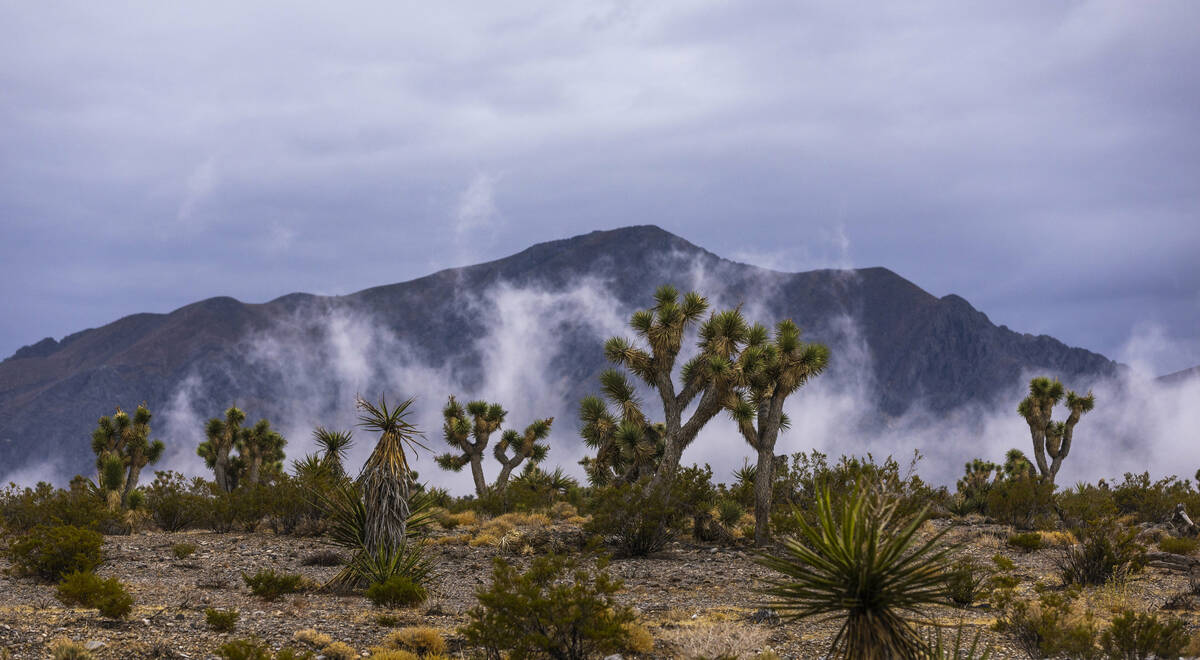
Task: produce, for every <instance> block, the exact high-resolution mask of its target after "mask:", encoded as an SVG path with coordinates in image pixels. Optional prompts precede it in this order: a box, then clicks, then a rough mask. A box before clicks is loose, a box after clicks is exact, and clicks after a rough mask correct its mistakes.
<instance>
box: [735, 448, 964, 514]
mask: <svg viewBox="0 0 1200 660" xmlns="http://www.w3.org/2000/svg"><path fill="white" fill-rule="evenodd" d="M920 460H921V456H920V454H918V453H915V452H914V454H913V457H912V459H911V460H910V461H909V464H908V466H907V467H906V468H902V467H901V466H900V463H899V462H898V461H897V460H896V459H895V458H894V457H892V456H888V457H887V458H886V459H884V461H883V462H882V463H880V462H877V461H876V459H875V457H874V456H873V455H872V454H869V453H868V454H867V455H866V456H862V457H859V456H842V457H841V458H840V459H838V462H837V463H834V464H833V465H830V464H829V461H828V457H827V456H826V455H825V454H823V453H821V452H819V451H816V450H813V451H812V452H811V453H809V454H805V453H804V452H798V453H796V454H792V456H791V462H790V464H789V463H788V461H785V460H779V461H777V464H776V466H775V483H774V484H773V488H772V489H773V496H772V499H771V502H772V504H771V516H770V517H771V527H772V528H773V529H774V530H775V531H776V532H779V533H784V534H788V533H794V532H796V531H798V529H799V527H798V525H797V520H798V519H797V518H796V516H795V515H794V513H795V512H797V511H798V512H799V513H800V515H801V517H803V519H804V520H805V521H807V522H808V523H809V524H810V525H812V524H816V521H817V504H816V502H817V498H818V496H819V495H820V494H821V493H822V492H826V491H827V492H828V493H829V495H830V497H831V498H832V500H833V505H834V508H838V507H840V506H841V503H842V502H843V501H844V500H846V499H847V498H850V497H853V494H854V492H855V490H856V489H857V488H859V487H860V486H865V485H867V484H870V485H872V487H873V488H874V489H875V490H876V491H878V492H880V493H882V494H883V495H884V496H885V497H887V498H889V499H891V500H892V501H893V502H894V503H895V505H896V515H899V516H909V515H913V514H915V513H917V512H918V511H922V510H924V509H925V508H926V507H927V506H928V505H930V504H933V503H938V502H943V501H945V500H948V496H947V494H946V493H945V491H944V490H937V489H934V488H932V487H931V486H929V485H928V484H926V483H925V482H924V481H922V480H921V477H919V476H918V475H917V464H918V463H919V462H920ZM739 472H746V473H748V474H742V475H740V476H738V479H739V482H741V481H742V480H743V479H745V478H749V479H750V480H751V481H750V484H752V483H753V473H754V472H755V470H754V469H753V467H750V466H747V467H746V468H743V470H742V471H739ZM748 497H749V499H748V500H739V501H742V503H743V504H744V505H746V506H747V507H752V506H753V505H754V500H753V491H752V490H750V492H749V495H748Z"/></svg>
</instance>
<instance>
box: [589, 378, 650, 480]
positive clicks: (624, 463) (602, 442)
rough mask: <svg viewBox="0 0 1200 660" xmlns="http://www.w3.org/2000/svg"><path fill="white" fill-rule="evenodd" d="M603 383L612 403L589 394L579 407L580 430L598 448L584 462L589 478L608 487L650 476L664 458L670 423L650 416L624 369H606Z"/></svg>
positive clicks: (590, 443)
mask: <svg viewBox="0 0 1200 660" xmlns="http://www.w3.org/2000/svg"><path fill="white" fill-rule="evenodd" d="M600 386H601V389H602V390H603V392H604V396H605V398H606V399H608V401H609V403H608V404H606V403H605V402H604V400H603V399H601V398H600V397H597V396H588V397H585V398H584V399H583V401H582V402H580V406H579V417H580V420H581V421H582V422H583V428H582V430H581V431H580V433H581V435H582V436H583V440H584V442H585V443H587V446H588V447H590V448H592V449H595V450H596V456H595V457H594V458H585V459H583V460H582V461H580V464H581V465H583V467H584V470H585V471H586V472H587V476H588V481H590V482H591V483H592V484H593V485H596V486H604V485H608V484H611V483H614V482H620V483H633V482H635V481H639V480H641V479H643V478H645V477H649V476H650V475H652V474H654V471H655V469H657V468H658V465H659V463H660V462H661V460H662V455H663V451H664V449H665V447H666V445H665V444H664V441H663V437H664V436H665V435H666V425H665V424H661V423H658V424H655V423H651V422H649V421H648V420H647V419H646V415H645V414H644V413H643V412H642V408H641V402H640V401H639V399H638V397H637V394H636V392H635V390H634V387H633V385H632V384H631V383H630V382H629V380H628V379H627V378H625V374H623V373H621V372H620V371H617V370H615V369H607V370H605V371H604V372H603V373H601V374H600ZM610 406H611V407H610ZM614 410H615V411H616V412H615V413H614V412H613V411H614Z"/></svg>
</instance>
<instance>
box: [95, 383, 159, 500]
mask: <svg viewBox="0 0 1200 660" xmlns="http://www.w3.org/2000/svg"><path fill="white" fill-rule="evenodd" d="M150 417H151V415H150V409H149V408H147V407H146V404H144V403H143V404H142V405H140V406H138V407H137V409H136V410H134V412H133V416H132V417H130V416H129V413H127V412H125V411H123V410H121V409H120V408H117V412H116V413H115V414H114V415H112V416H111V417H108V416H105V417H101V418H100V421H99V423H98V425H97V426H96V430H94V431H92V451H93V452H95V454H96V469H97V472H98V474H99V482H100V486H101V488H103V489H104V490H106V491H109V492H117V493H120V498H121V506H122V507H127V506H129V494H130V493H132V492H133V489H134V488H137V483H138V477H139V476H140V474H141V471H142V468H144V467H146V465H147V464H149V463H154V462H156V461H158V459H159V458H160V457H161V456H162V453H163V448H164V446H163V443H162V441H161V440H154V441H153V442H152V441H150Z"/></svg>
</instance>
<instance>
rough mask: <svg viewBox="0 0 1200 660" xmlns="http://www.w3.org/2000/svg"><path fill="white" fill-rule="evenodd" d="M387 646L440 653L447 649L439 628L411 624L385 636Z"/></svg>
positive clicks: (417, 651)
mask: <svg viewBox="0 0 1200 660" xmlns="http://www.w3.org/2000/svg"><path fill="white" fill-rule="evenodd" d="M383 644H384V646H385V647H387V648H389V649H393V650H401V651H412V652H415V653H426V654H430V655H440V654H442V653H444V652H445V651H446V640H445V639H444V638H443V637H442V634H441V633H440V632H438V630H437V628H430V627H429V626H409V627H407V628H401V629H399V630H397V631H394V632H392V633H391V634H389V635H388V636H387V637H385V638H384V640H383Z"/></svg>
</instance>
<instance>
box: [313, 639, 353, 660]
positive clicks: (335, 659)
mask: <svg viewBox="0 0 1200 660" xmlns="http://www.w3.org/2000/svg"><path fill="white" fill-rule="evenodd" d="M321 655H323V656H325V658H326V660H356V658H358V651H356V650H355V649H354V647H353V646H350V645H349V644H347V643H345V642H333V643H331V644H326V645H325V648H323V649H321Z"/></svg>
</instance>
